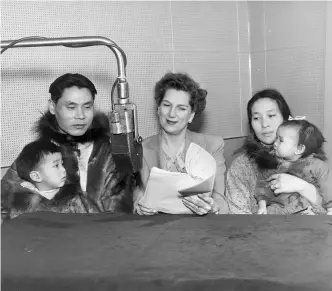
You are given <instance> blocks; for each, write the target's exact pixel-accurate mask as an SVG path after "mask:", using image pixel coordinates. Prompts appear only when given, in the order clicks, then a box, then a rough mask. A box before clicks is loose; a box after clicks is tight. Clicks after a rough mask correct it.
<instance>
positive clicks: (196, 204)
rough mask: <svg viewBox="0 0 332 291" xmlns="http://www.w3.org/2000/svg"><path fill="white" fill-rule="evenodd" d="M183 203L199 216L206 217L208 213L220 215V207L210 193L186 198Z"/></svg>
mask: <svg viewBox="0 0 332 291" xmlns="http://www.w3.org/2000/svg"><path fill="white" fill-rule="evenodd" d="M182 203H183V204H184V205H185V206H186V207H188V208H189V209H190V210H191V211H192V212H194V213H196V214H198V215H205V214H207V213H215V214H218V206H217V205H216V203H215V201H214V199H213V198H212V197H211V193H210V192H208V193H203V194H198V195H192V196H186V197H184V198H183V199H182Z"/></svg>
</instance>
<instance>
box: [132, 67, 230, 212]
mask: <svg viewBox="0 0 332 291" xmlns="http://www.w3.org/2000/svg"><path fill="white" fill-rule="evenodd" d="M154 93H155V94H154V99H155V101H156V103H157V106H158V117H159V123H160V127H161V130H160V132H159V133H158V134H156V135H153V136H150V137H148V138H146V139H145V140H144V141H143V152H144V156H143V168H142V170H141V172H140V177H141V185H140V186H139V187H137V188H136V191H135V193H134V212H135V213H138V214H140V215H153V214H156V213H157V211H156V210H154V209H151V208H149V207H147V206H146V205H144V204H143V203H142V201H140V199H141V198H142V196H143V194H144V191H145V187H146V185H147V182H148V179H149V175H150V171H151V168H152V167H158V168H161V169H163V170H167V171H172V172H186V171H185V156H186V151H187V149H188V147H189V145H190V143H192V142H193V143H195V144H197V145H199V146H200V147H202V148H204V149H205V150H206V151H207V152H209V153H210V154H211V155H212V156H213V157H214V158H215V160H216V163H217V171H216V176H215V183H214V188H213V191H212V193H202V194H198V195H193V196H189V197H184V198H182V202H183V204H184V205H185V206H186V207H188V208H189V209H190V210H191V211H192V212H193V213H196V214H198V215H204V214H207V213H216V214H225V213H228V204H227V202H226V200H225V197H224V189H225V183H224V182H225V181H224V173H225V169H226V168H225V159H224V155H223V151H224V141H223V139H222V138H221V137H220V136H214V135H207V134H202V133H195V132H192V131H190V130H188V128H187V127H188V124H189V123H191V122H192V121H193V119H194V117H195V116H197V115H198V114H200V113H201V112H202V111H203V110H204V109H205V105H206V96H207V91H206V90H204V89H201V88H200V87H199V84H198V83H196V82H195V81H194V80H193V79H192V78H191V77H190V76H188V75H187V74H182V73H167V74H166V75H165V76H164V77H162V78H161V80H159V81H158V82H157V83H156V86H155V90H154Z"/></svg>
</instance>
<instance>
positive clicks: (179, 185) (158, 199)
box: [141, 143, 216, 214]
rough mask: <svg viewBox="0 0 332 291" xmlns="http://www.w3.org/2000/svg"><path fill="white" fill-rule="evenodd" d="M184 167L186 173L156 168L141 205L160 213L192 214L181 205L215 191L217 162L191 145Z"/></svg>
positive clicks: (153, 170) (204, 151)
mask: <svg viewBox="0 0 332 291" xmlns="http://www.w3.org/2000/svg"><path fill="white" fill-rule="evenodd" d="M185 167H186V171H187V173H177V172H169V171H165V170H162V169H159V168H156V167H153V168H152V169H151V173H150V177H149V180H148V183H147V187H146V189H145V193H144V196H143V197H142V200H141V203H142V204H143V205H146V206H148V207H151V208H153V209H155V210H157V211H160V212H165V213H172V214H191V213H192V211H191V210H190V209H189V208H187V207H186V206H185V205H184V204H183V203H182V198H183V197H184V196H188V195H194V194H200V193H206V192H212V190H213V184H214V178H215V173H216V161H215V159H214V158H213V157H212V156H211V155H210V154H209V153H208V152H207V151H206V150H204V149H203V148H201V147H200V146H198V145H197V144H194V143H191V144H190V146H189V148H188V150H187V153H186V158H185Z"/></svg>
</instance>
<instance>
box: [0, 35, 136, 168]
mask: <svg viewBox="0 0 332 291" xmlns="http://www.w3.org/2000/svg"><path fill="white" fill-rule="evenodd" d="M99 45H104V46H107V47H108V48H110V49H111V50H112V52H113V53H114V55H115V57H116V60H117V66H118V77H117V79H116V81H115V82H114V84H113V86H112V90H111V103H112V110H111V112H110V113H109V121H110V128H111V145H112V154H113V157H114V161H115V163H116V166H117V168H118V169H119V170H120V171H125V172H129V173H136V172H138V171H139V170H140V169H141V168H142V158H143V149H142V145H141V143H142V138H141V136H140V135H139V134H138V122H137V107H136V104H134V103H131V102H129V87H128V82H127V78H126V62H127V59H126V55H125V53H124V51H123V50H122V49H121V48H120V47H119V46H118V45H117V44H116V43H115V42H114V41H112V40H110V39H108V38H105V37H100V36H85V37H62V38H45V37H40V36H32V37H25V38H22V39H18V40H4V41H1V48H2V50H1V54H2V53H3V52H5V51H6V50H7V49H10V48H25V47H45V46H65V47H69V48H79V47H88V46H99ZM115 87H116V88H117V93H118V94H117V95H118V101H117V102H115V101H114V98H113V94H114V89H115Z"/></svg>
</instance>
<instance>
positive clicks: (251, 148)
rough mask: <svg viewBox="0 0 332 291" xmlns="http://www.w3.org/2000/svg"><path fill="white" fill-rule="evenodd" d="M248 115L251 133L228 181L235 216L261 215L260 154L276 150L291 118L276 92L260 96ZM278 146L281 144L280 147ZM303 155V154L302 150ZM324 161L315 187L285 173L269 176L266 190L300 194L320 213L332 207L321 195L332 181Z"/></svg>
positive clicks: (249, 103)
mask: <svg viewBox="0 0 332 291" xmlns="http://www.w3.org/2000/svg"><path fill="white" fill-rule="evenodd" d="M247 114H248V120H249V127H250V132H251V134H250V135H249V136H248V138H247V140H246V141H245V143H244V146H243V147H242V148H241V149H240V150H239V151H238V152H240V155H239V156H238V157H237V158H236V159H235V160H234V161H233V162H232V164H231V166H230V168H229V170H228V172H227V178H226V198H227V200H228V201H229V208H230V212H231V213H234V214H253V213H257V211H258V203H257V200H256V190H257V188H256V187H257V177H258V176H259V171H260V169H259V167H258V164H259V163H258V158H261V157H259V156H258V155H257V152H264V149H267V150H272V149H273V145H274V143H275V141H276V136H277V131H278V128H279V126H280V125H281V124H282V123H283V122H284V121H287V120H288V119H289V117H290V116H291V112H290V109H289V107H288V105H287V103H286V101H285V99H284V98H283V96H282V95H281V94H280V93H279V92H278V91H276V90H273V89H265V90H262V91H260V92H258V93H256V94H255V95H254V96H253V97H252V98H251V99H250V100H249V102H248V105H247ZM278 139H280V137H278ZM279 142H280V141H279ZM321 144H322V143H320V145H319V151H320V150H321ZM276 146H279V145H278V144H276V145H275V147H276ZM300 154H303V152H302V151H301V153H300ZM323 160H324V159H323ZM323 160H322V163H321V165H322V168H321V169H316V170H317V173H318V172H319V177H318V178H319V183H316V184H315V185H314V184H312V183H309V182H308V181H306V180H305V179H302V178H299V177H297V176H295V175H292V174H287V173H285V172H284V173H276V174H273V175H271V176H270V177H268V178H267V180H266V182H267V184H266V187H269V188H270V189H271V190H272V191H273V192H274V194H276V195H278V194H280V193H298V194H299V195H300V196H301V198H304V199H305V200H307V201H308V202H309V204H310V205H311V206H312V209H313V211H314V212H320V211H321V210H322V204H325V205H330V204H329V203H330V200H329V198H328V197H326V195H325V194H326V193H325V194H324V195H325V196H324V195H323V196H322V193H321V188H322V187H323V186H324V187H325V186H326V185H327V184H328V179H329V177H328V175H329V171H328V167H327V166H326V164H324V162H323ZM322 184H324V185H322ZM327 207H328V206H327Z"/></svg>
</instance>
